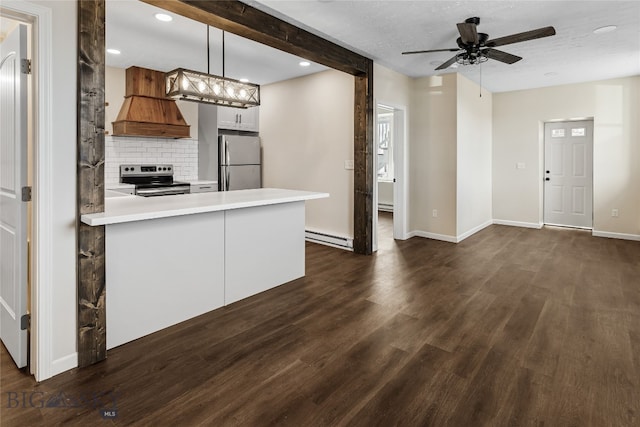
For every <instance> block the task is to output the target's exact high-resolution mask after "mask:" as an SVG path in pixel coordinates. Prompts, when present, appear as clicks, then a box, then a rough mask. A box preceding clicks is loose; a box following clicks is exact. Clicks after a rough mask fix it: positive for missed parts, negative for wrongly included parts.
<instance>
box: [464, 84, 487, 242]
mask: <svg viewBox="0 0 640 427" xmlns="http://www.w3.org/2000/svg"><path fill="white" fill-rule="evenodd" d="M456 75H457V77H458V80H457V85H458V86H457V107H458V109H457V136H458V148H457V157H458V159H457V190H456V194H457V207H456V209H457V236H458V237H460V236H464V235H465V234H466V233H469V232H473V230H477V229H478V228H481V227H483V226H487V225H489V224H491V223H492V219H493V217H492V214H491V205H492V199H491V138H492V135H491V129H492V94H491V92H488V91H486V90H482V97H480V90H481V88H480V86H478V85H477V84H476V83H474V82H472V81H471V80H469V79H467V78H466V77H464V76H463V75H462V74H456Z"/></svg>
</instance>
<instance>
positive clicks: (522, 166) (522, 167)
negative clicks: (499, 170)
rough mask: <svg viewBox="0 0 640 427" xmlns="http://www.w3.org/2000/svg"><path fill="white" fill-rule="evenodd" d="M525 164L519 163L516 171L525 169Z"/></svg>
mask: <svg viewBox="0 0 640 427" xmlns="http://www.w3.org/2000/svg"><path fill="white" fill-rule="evenodd" d="M524 166H525V165H524V163H523V162H518V163H516V169H524Z"/></svg>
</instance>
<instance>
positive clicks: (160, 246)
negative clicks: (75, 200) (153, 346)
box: [105, 212, 224, 349]
mask: <svg viewBox="0 0 640 427" xmlns="http://www.w3.org/2000/svg"><path fill="white" fill-rule="evenodd" d="M105 243H106V280H107V289H106V295H107V297H106V298H107V304H106V306H107V348H108V349H109V348H113V347H116V346H119V345H121V344H124V343H126V342H129V341H133V340H135V339H137V338H140V337H142V336H145V335H148V334H150V333H153V332H156V331H158V330H160V329H163V328H166V327H169V326H171V325H175V324H177V323H180V322H183V321H185V320H187V319H191V318H193V317H196V316H199V315H201V314H204V313H206V312H208V311H211V310H214V309H216V308H219V307H222V306H223V305H224V212H211V213H204V214H198V215H183V216H176V217H169V218H159V219H150V220H145V221H134V222H126V223H122V224H112V225H107V226H106V242H105Z"/></svg>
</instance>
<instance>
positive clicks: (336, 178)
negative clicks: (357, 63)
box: [260, 70, 354, 238]
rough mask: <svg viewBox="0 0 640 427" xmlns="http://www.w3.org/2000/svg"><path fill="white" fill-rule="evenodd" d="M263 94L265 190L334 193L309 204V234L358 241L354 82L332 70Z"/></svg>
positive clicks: (277, 85)
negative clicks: (348, 163)
mask: <svg viewBox="0 0 640 427" xmlns="http://www.w3.org/2000/svg"><path fill="white" fill-rule="evenodd" d="M260 90H261V94H260V97H261V105H260V137H261V138H262V148H263V164H264V166H263V184H264V186H265V187H278V188H289V189H296V190H308V191H322V192H327V193H329V194H330V197H329V198H328V199H321V200H312V201H309V202H307V203H306V227H307V229H309V230H313V231H320V232H324V233H328V234H333V235H338V236H344V237H349V238H353V170H345V168H344V161H345V160H347V159H353V102H354V79H353V77H352V76H350V75H348V74H345V73H342V72H339V71H333V70H330V71H324V72H321V73H316V74H312V75H310V76H306V77H301V78H297V79H292V80H287V81H284V82H280V83H274V84H271V85H265V86H262V87H261V89H260Z"/></svg>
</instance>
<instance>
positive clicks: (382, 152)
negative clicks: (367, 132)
mask: <svg viewBox="0 0 640 427" xmlns="http://www.w3.org/2000/svg"><path fill="white" fill-rule="evenodd" d="M376 157H377V168H378V181H393V109H391V108H388V107H384V106H382V105H379V106H378V155H377V156H376Z"/></svg>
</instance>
